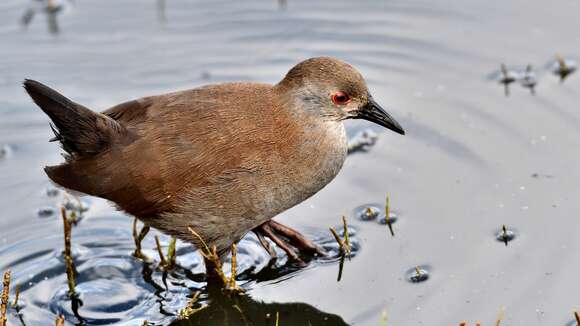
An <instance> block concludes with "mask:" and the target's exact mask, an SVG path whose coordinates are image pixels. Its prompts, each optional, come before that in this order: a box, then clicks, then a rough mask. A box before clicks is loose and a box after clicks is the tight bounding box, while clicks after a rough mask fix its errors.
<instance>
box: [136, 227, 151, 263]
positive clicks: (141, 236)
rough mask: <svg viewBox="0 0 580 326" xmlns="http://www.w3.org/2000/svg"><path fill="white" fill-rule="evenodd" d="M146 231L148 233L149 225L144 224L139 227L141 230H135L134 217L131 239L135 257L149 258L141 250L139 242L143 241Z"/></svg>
mask: <svg viewBox="0 0 580 326" xmlns="http://www.w3.org/2000/svg"><path fill="white" fill-rule="evenodd" d="M147 233H149V226H147V225H144V226H143V228H141V231H139V232H137V219H136V218H135V219H134V220H133V240H134V241H135V252H133V256H135V258H138V259H143V260H149V258H148V257H147V256H145V255H144V254H143V252H142V251H141V242H143V239H145V236H147Z"/></svg>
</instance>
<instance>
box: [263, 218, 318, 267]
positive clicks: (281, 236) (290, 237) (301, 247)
mask: <svg viewBox="0 0 580 326" xmlns="http://www.w3.org/2000/svg"><path fill="white" fill-rule="evenodd" d="M254 233H256V235H257V236H258V240H259V241H260V244H261V245H262V246H263V247H264V249H266V251H268V252H269V253H270V255H271V256H272V257H273V258H275V257H276V256H275V251H274V250H273V248H272V247H271V246H270V244H269V243H268V241H267V240H266V239H265V238H269V239H270V240H272V241H273V242H274V243H275V244H276V245H277V246H278V247H280V248H281V249H282V250H284V251H285V252H286V254H287V255H288V257H289V258H290V259H292V260H294V261H297V262H298V263H301V264H304V262H303V261H302V259H300V257H299V256H298V254H297V253H296V251H295V250H294V248H296V249H298V251H300V252H303V253H306V254H311V255H312V254H318V255H322V256H324V255H326V252H325V251H324V250H323V249H322V248H320V247H319V246H317V245H316V244H315V243H314V242H312V241H311V240H309V239H307V238H306V237H305V236H303V235H302V234H301V233H300V232H298V231H296V230H294V229H292V228H290V227H287V226H285V225H283V224H280V223H278V222H276V221H273V220H270V221H267V222H264V223H263V224H261V225H260V226H258V227H257V228H255V229H254ZM292 247H294V248H292Z"/></svg>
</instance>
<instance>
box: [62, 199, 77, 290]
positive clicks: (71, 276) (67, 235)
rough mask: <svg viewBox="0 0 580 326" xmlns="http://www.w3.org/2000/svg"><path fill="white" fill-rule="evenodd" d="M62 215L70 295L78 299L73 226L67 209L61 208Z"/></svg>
mask: <svg viewBox="0 0 580 326" xmlns="http://www.w3.org/2000/svg"><path fill="white" fill-rule="evenodd" d="M60 213H61V215H62V222H63V225H64V261H65V264H66V278H67V282H68V295H69V297H70V298H74V297H76V292H75V286H76V275H75V274H76V272H75V268H74V261H73V258H72V250H71V237H72V236H71V230H72V227H71V224H70V222H69V219H68V218H67V216H66V210H65V208H64V207H63V208H61V210H60Z"/></svg>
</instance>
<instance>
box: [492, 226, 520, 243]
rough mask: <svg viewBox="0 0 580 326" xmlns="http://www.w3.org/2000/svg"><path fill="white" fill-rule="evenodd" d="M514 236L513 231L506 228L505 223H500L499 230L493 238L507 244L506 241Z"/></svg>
mask: <svg viewBox="0 0 580 326" xmlns="http://www.w3.org/2000/svg"><path fill="white" fill-rule="evenodd" d="M515 237H516V233H515V232H514V231H512V230H510V229H508V228H507V227H506V226H505V225H502V227H501V230H499V232H498V233H497V235H496V237H495V238H496V239H497V241H501V242H503V243H505V245H506V246H507V245H508V242H510V241H512V240H513V239H515Z"/></svg>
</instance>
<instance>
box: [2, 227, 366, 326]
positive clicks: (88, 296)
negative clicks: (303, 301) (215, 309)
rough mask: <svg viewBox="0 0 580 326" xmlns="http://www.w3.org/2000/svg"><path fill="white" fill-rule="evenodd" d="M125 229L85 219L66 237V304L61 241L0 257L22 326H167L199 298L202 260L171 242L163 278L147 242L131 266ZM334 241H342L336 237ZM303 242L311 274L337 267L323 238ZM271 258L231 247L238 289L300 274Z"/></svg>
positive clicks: (334, 252) (22, 245)
mask: <svg viewBox="0 0 580 326" xmlns="http://www.w3.org/2000/svg"><path fill="white" fill-rule="evenodd" d="M127 222H128V219H122V218H119V217H91V218H87V219H83V220H82V222H81V223H79V224H78V225H77V226H76V227H75V228H74V229H73V232H72V238H73V241H72V243H73V246H72V252H73V257H74V263H75V269H76V272H77V274H76V275H77V277H76V284H77V285H76V288H75V290H76V298H74V299H72V300H71V298H70V297H69V295H68V286H67V278H66V273H65V262H64V258H63V256H62V251H63V241H62V235H52V236H49V237H47V238H41V239H38V238H37V239H25V240H22V241H21V242H19V243H16V244H14V245H12V246H10V247H7V248H4V249H3V250H1V251H0V256H2V257H6V258H7V261H6V263H5V264H3V266H1V267H0V269H1V270H6V269H11V270H12V271H13V281H12V283H13V284H14V285H16V284H18V285H20V287H21V295H20V300H19V306H20V309H19V313H20V315H19V318H21V319H22V321H23V322H24V323H25V324H26V325H45V322H46V320H51V319H54V316H56V315H63V316H65V319H66V320H67V321H68V322H71V323H74V324H80V325H84V324H86V325H105V324H107V325H109V324H122V323H124V322H127V321H133V322H139V321H143V320H147V321H148V322H149V323H154V324H167V323H170V322H171V321H173V320H175V319H176V316H177V315H178V313H179V311H180V310H181V309H182V308H184V307H185V306H186V305H187V303H188V301H189V297H190V296H191V294H192V293H193V292H197V291H202V292H203V291H205V282H204V280H205V275H204V271H205V269H204V265H203V259H202V257H201V255H200V254H199V253H198V252H197V251H194V249H193V248H192V247H191V246H190V245H188V244H186V243H182V242H179V241H178V244H177V267H176V268H175V269H174V270H172V271H170V272H164V271H162V270H161V269H160V268H158V264H159V257H158V253H157V251H156V250H155V243H154V241H153V239H154V236H153V234H150V235H148V236H147V237H146V239H145V240H144V241H143V248H144V250H143V253H144V254H145V255H146V256H147V258H148V259H147V261H143V260H139V259H137V258H135V257H133V256H132V255H131V253H132V252H133V250H134V244H133V239H132V236H131V232H130V224H128V223H127ZM337 229H340V228H339V227H337ZM339 233H340V236H344V235H343V234H342V230H341V231H340V232H339ZM308 236H309V237H310V238H312V239H314V241H315V242H316V243H317V244H318V245H319V246H321V247H322V248H324V249H325V250H326V252H327V256H325V257H319V258H315V259H313V258H312V257H310V258H308V257H305V260H306V261H307V262H309V263H310V265H311V266H316V265H317V264H327V263H332V262H335V261H337V260H338V258H339V250H338V244H337V243H336V241H335V240H334V239H333V238H332V236H331V235H330V233H327V232H323V231H315V232H311V233H310V234H308ZM349 236H350V242H351V246H352V256H356V253H357V252H358V250H359V247H360V246H359V241H358V239H357V238H356V231H355V230H354V229H352V228H351V229H350V230H349ZM160 239H161V244H162V247H164V248H163V250H166V248H167V246H168V244H169V240H170V239H169V237H166V236H164V235H160ZM276 250H277V253H278V259H277V260H275V261H273V260H271V258H270V256H269V255H268V253H267V252H266V251H265V250H264V249H263V248H262V247H261V245H260V244H259V242H258V240H257V239H256V238H255V236H254V235H253V234H249V235H248V236H246V237H245V238H243V239H242V240H241V241H240V242H239V244H238V256H237V270H238V283H239V285H240V286H242V287H245V288H251V285H252V284H253V283H254V282H261V281H269V280H275V279H280V278H289V277H292V276H294V275H295V274H296V273H298V272H300V270H301V268H300V267H299V266H298V265H295V264H293V263H292V262H290V261H288V258H287V256H286V255H285V254H284V252H283V251H282V250H280V249H278V248H276ZM308 259H310V260H308ZM229 261H230V257H228V259H226V262H225V264H224V268H223V269H224V272H225V273H226V274H227V275H229V273H230V269H231V268H230V263H229ZM204 300H207V297H203V296H202V299H201V301H200V302H201V303H203V302H205V301H204ZM13 313H15V311H13ZM13 315H16V314H13Z"/></svg>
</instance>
